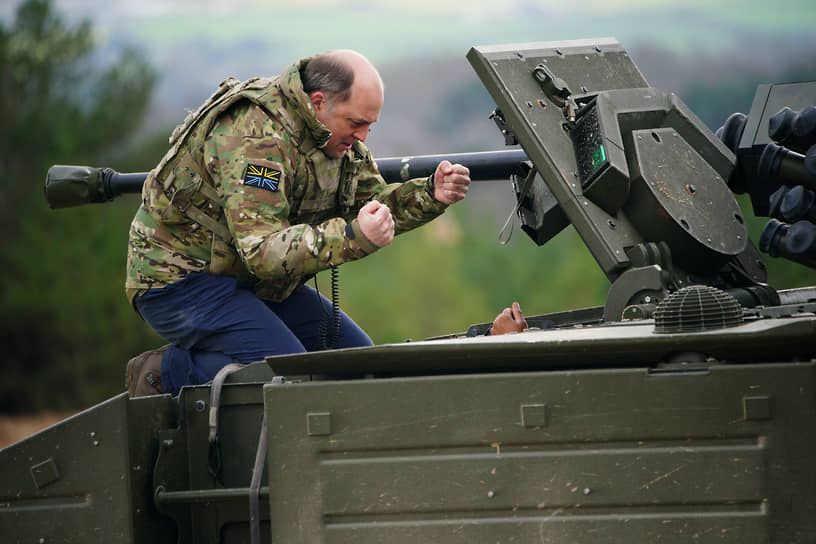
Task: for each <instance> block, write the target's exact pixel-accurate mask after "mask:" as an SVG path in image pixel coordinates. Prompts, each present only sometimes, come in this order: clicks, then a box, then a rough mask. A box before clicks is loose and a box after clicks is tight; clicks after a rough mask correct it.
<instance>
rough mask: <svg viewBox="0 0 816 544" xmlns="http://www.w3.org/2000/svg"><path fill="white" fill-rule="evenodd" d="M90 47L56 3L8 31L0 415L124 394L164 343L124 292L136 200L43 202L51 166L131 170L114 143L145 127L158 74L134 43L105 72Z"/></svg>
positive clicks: (0, 140) (0, 152) (3, 94)
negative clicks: (134, 373) (127, 375)
mask: <svg viewBox="0 0 816 544" xmlns="http://www.w3.org/2000/svg"><path fill="white" fill-rule="evenodd" d="M93 54H94V40H93V32H92V28H91V25H90V24H89V23H88V22H81V23H79V24H76V25H68V24H66V23H65V22H64V21H63V20H62V19H61V18H60V16H59V15H58V14H56V13H55V11H54V9H53V7H52V5H51V3H50V2H49V1H48V0H27V1H25V2H23V3H21V4H20V5H19V6H18V8H17V12H16V18H15V20H14V22H13V23H12V24H10V25H9V26H8V28H6V27H0V119H2V123H1V124H0V183H2V185H0V229H2V232H3V233H4V236H5V238H6V240H7V242H6V244H5V247H4V249H3V251H2V253H0V274H2V282H0V285H2V287H1V288H0V331H1V332H0V335H1V336H2V342H0V345H2V346H3V347H4V353H3V355H2V360H3V363H2V365H3V366H2V368H3V374H4V376H3V377H4V379H3V380H0V411H28V410H33V409H41V408H52V409H71V408H78V407H82V406H87V405H89V404H92V403H94V402H98V401H100V400H102V399H104V398H106V397H108V396H110V395H111V394H112V393H116V392H118V391H120V390H122V389H123V384H124V361H125V360H126V359H123V357H125V355H126V354H127V353H133V352H136V351H137V350H139V349H141V348H142V346H144V345H145V344H146V343H147V342H150V343H155V342H157V341H158V340H157V339H156V338H155V337H152V338H151V336H152V333H150V332H149V331H148V330H147V328H146V327H145V326H144V324H143V323H142V322H141V321H140V319H139V318H138V316H136V315H135V313H134V312H133V311H132V310H131V309H130V308H129V307H128V305H127V301H126V299H125V298H124V294H123V288H122V276H123V273H124V247H125V244H126V243H127V232H128V226H129V222H130V218H131V217H132V214H133V210H134V209H135V202H137V201H138V197H129V198H127V199H123V201H122V202H117V203H113V204H111V205H106V206H89V207H87V208H83V209H76V210H58V211H52V210H49V209H48V207H47V205H46V202H45V199H44V198H43V193H42V186H43V179H44V174H45V172H46V170H47V169H48V167H49V166H50V165H51V164H55V163H57V164H59V163H64V164H66V163H67V164H83V163H85V164H110V165H111V166H114V167H128V166H131V167H132V164H131V165H128V164H127V163H125V162H124V161H122V160H121V159H120V160H119V161H117V160H116V156H117V154H118V153H121V151H122V148H121V146H117V145H115V144H114V143H115V142H123V141H127V137H128V135H129V134H130V133H131V132H132V131H134V130H135V129H136V128H137V127H138V125H139V123H140V121H141V118H142V115H143V114H144V112H145V110H146V106H147V104H148V101H149V98H150V94H151V90H152V88H153V85H154V82H155V79H156V73H155V71H154V70H153V69H152V68H151V67H150V66H149V65H148V63H147V62H146V61H145V59H144V58H143V57H142V56H141V55H140V54H139V53H137V52H136V51H134V50H123V51H121V52H120V54H119V56H118V58H117V59H116V60H115V62H113V64H112V65H111V66H109V67H108V68H106V69H103V70H98V69H94V68H92V65H91V57H92V55H93ZM159 157H160V155H159ZM130 158H131V159H134V160H136V159H137V157H135V156H134V155H132V154H131V155H130ZM138 160H139V162H140V164H150V163H153V162H155V161H156V160H157V158H156V157H146V156H142V157H139V158H138Z"/></svg>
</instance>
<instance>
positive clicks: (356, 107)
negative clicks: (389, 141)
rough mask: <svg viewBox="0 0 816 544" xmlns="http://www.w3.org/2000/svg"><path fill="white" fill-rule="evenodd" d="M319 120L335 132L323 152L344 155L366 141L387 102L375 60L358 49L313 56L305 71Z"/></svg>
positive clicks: (306, 87) (305, 87)
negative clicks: (355, 145)
mask: <svg viewBox="0 0 816 544" xmlns="http://www.w3.org/2000/svg"><path fill="white" fill-rule="evenodd" d="M301 81H302V82H303V90H304V91H305V92H306V94H307V95H308V96H309V100H311V102H312V106H313V107H314V112H315V116H316V117H317V120H318V121H320V122H321V123H323V125H324V126H325V127H326V128H328V129H329V131H331V135H330V137H329V140H328V141H327V142H326V144H325V145H324V146H323V148H322V149H323V152H324V153H325V154H326V155H328V156H329V157H332V158H340V157H342V156H343V155H344V154H345V153H346V152H348V151H349V150H350V149H351V148H352V147H353V146H354V144H355V143H356V142H364V141H365V139H366V137H367V136H368V132H369V130H370V129H371V125H373V124H374V123H376V122H377V119H378V118H379V116H380V109H382V104H383V83H382V79H380V74H379V73H378V72H377V69H376V68H374V65H373V64H371V62H370V61H369V60H368V59H367V58H365V57H364V56H362V55H361V54H360V53H357V52H356V51H349V50H348V49H343V50H338V51H329V52H328V53H323V54H320V55H317V56H316V57H313V58H312V59H311V60H310V61H309V63H308V64H306V66H305V67H304V68H303V70H302V72H301Z"/></svg>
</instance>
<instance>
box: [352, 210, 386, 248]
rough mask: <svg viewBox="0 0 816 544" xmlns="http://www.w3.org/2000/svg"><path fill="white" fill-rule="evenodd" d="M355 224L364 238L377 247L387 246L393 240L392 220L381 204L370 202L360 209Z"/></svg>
mask: <svg viewBox="0 0 816 544" xmlns="http://www.w3.org/2000/svg"><path fill="white" fill-rule="evenodd" d="M357 224H358V225H360V230H361V231H362V232H363V234H364V235H365V237H366V238H368V239H369V240H371V241H372V242H373V243H374V244H375V245H376V246H378V247H383V246H387V245H388V244H390V243H391V240H393V239H394V218H393V217H391V210H390V209H388V206H386V205H385V204H383V203H382V202H377V201H376V200H372V201H371V202H369V203H368V204H366V205H365V206H363V207H362V208H360V213H358V214H357Z"/></svg>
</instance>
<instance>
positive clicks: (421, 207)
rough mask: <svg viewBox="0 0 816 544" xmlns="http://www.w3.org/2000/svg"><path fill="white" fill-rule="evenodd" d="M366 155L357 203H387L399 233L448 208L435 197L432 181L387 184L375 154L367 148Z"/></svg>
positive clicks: (436, 215) (421, 179) (417, 180)
mask: <svg viewBox="0 0 816 544" xmlns="http://www.w3.org/2000/svg"><path fill="white" fill-rule="evenodd" d="M365 152H366V159H365V161H364V164H363V168H362V170H361V172H360V177H359V179H358V181H357V195H356V201H357V202H358V203H359V204H360V205H362V204H365V203H366V202H368V201H369V200H372V199H373V200H378V201H380V202H382V203H383V204H386V205H387V206H388V207H389V208H390V209H391V215H392V216H393V217H394V231H395V234H401V233H403V232H406V231H409V230H411V229H414V228H416V227H418V226H420V225H424V224H425V223H427V222H428V221H430V220H431V219H434V218H436V217H438V216H439V215H441V214H442V213H443V212H444V211H445V210H446V209H447V207H448V206H447V204H444V203H442V202H439V201H438V200H436V199H435V198H434V196H433V186H432V185H431V184H430V182H429V180H428V178H418V179H411V180H408V181H406V182H403V183H388V184H387V183H385V180H384V179H383V177H382V176H381V175H380V172H379V170H377V163H376V162H375V161H374V158H373V157H372V156H371V153H370V152H368V150H367V149H366V151H365Z"/></svg>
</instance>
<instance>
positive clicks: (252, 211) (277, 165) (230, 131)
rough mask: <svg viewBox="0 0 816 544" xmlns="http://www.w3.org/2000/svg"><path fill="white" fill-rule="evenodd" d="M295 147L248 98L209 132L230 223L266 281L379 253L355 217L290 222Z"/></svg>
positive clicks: (245, 256) (207, 155) (209, 154)
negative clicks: (313, 222)
mask: <svg viewBox="0 0 816 544" xmlns="http://www.w3.org/2000/svg"><path fill="white" fill-rule="evenodd" d="M296 153H297V149H296V147H295V146H294V145H292V144H291V143H289V141H288V137H287V135H286V134H285V133H284V132H283V131H282V130H281V129H280V127H278V126H277V125H276V124H275V122H274V121H273V120H272V119H270V118H269V117H268V116H267V115H266V114H265V113H264V111H263V110H262V109H261V108H259V107H258V106H255V105H254V104H251V103H249V102H245V103H241V104H239V105H238V106H236V107H234V108H231V109H230V110H228V111H227V112H226V113H224V114H223V115H222V116H221V117H220V118H219V119H218V121H217V122H216V124H215V125H214V127H213V129H212V130H211V131H210V134H209V135H208V137H207V140H206V143H205V149H204V161H205V163H206V168H207V171H208V173H209V174H210V177H211V178H212V181H213V184H214V185H215V187H216V189H217V190H218V191H219V192H220V194H221V196H222V197H223V202H224V213H225V215H226V218H227V224H228V226H229V228H230V231H231V233H232V235H233V238H234V244H235V247H236V249H237V251H238V254H239V255H240V256H241V259H242V260H243V261H244V263H245V265H246V267H247V268H248V269H249V271H250V272H252V273H253V274H254V275H255V277H257V278H258V279H261V280H273V281H281V282H285V283H287V284H289V283H291V282H293V281H297V280H298V279H300V278H302V277H304V276H309V275H311V274H314V273H316V272H318V271H320V270H324V269H327V268H330V267H332V266H335V265H338V264H341V263H343V262H347V261H352V260H355V259H359V258H360V257H363V256H365V255H368V254H370V253H372V252H374V251H375V250H376V249H377V246H376V245H374V244H373V243H372V242H371V241H369V240H368V239H367V238H366V237H365V236H364V235H363V234H362V232H361V231H360V230H359V227H358V226H357V224H356V220H354V221H352V222H351V223H350V225H351V228H350V230H351V231H352V232H350V233H347V231H348V230H349V229H347V228H346V226H347V223H346V221H345V220H344V219H342V218H339V217H337V218H332V219H329V220H327V221H324V222H323V223H320V224H317V225H305V224H295V225H292V224H290V221H289V198H290V195H291V191H292V184H293V183H294V180H295V178H296V175H295V172H294V170H293V168H294V165H295V164H297V160H296Z"/></svg>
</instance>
